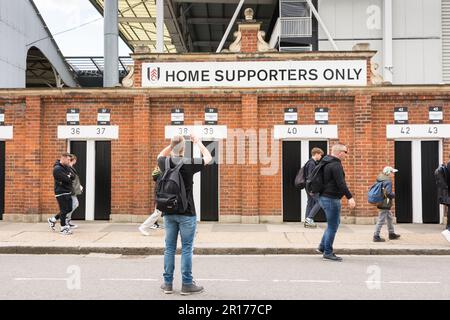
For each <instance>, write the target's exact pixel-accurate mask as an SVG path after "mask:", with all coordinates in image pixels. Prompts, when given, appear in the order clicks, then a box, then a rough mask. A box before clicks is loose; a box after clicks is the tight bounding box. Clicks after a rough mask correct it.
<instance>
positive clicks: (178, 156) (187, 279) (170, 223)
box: [158, 135, 212, 295]
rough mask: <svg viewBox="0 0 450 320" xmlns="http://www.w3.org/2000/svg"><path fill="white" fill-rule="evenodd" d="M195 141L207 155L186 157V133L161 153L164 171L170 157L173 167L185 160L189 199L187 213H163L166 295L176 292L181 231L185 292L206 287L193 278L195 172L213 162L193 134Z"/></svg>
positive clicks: (176, 138) (163, 288)
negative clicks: (176, 257)
mask: <svg viewBox="0 0 450 320" xmlns="http://www.w3.org/2000/svg"><path fill="white" fill-rule="evenodd" d="M191 140H192V142H193V143H194V144H197V145H198V147H199V149H200V151H201V153H202V155H203V158H193V159H188V158H184V144H185V140H184V138H183V137H182V136H175V137H174V138H172V140H171V143H170V146H168V147H166V148H164V150H163V151H161V153H160V154H159V155H158V166H159V167H160V169H161V171H163V172H164V170H165V162H166V158H167V157H170V167H171V168H173V167H175V166H176V165H177V164H178V163H180V161H183V165H182V166H181V169H180V174H181V176H182V178H183V181H184V187H185V188H186V196H187V200H188V201H187V202H188V205H187V209H186V211H185V212H182V213H178V214H165V213H164V212H163V213H162V216H163V217H164V227H165V230H166V248H165V250H164V274H163V276H164V283H163V284H162V285H161V289H162V290H163V291H164V293H166V294H169V293H173V286H172V283H173V271H174V269H175V252H176V250H177V239H178V233H180V236H181V274H182V286H181V294H182V295H189V294H193V293H199V292H202V291H203V287H202V286H197V285H196V284H195V282H194V281H193V278H192V252H193V248H194V236H195V230H196V227H197V216H196V213H195V205H194V196H193V192H192V185H193V176H194V174H195V173H197V172H200V171H201V170H203V168H204V167H205V166H206V165H208V164H209V163H210V162H211V161H212V156H211V153H210V152H209V151H208V149H206V147H205V146H204V145H203V143H202V142H201V141H200V140H199V139H198V137H196V136H195V135H191Z"/></svg>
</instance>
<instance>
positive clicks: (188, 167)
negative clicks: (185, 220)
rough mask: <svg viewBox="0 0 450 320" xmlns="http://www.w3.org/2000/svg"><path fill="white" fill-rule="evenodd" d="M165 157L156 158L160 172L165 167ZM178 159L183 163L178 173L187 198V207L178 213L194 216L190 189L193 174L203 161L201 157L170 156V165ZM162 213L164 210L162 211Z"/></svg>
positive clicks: (174, 163)
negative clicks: (181, 178)
mask: <svg viewBox="0 0 450 320" xmlns="http://www.w3.org/2000/svg"><path fill="white" fill-rule="evenodd" d="M166 158H167V157H159V158H158V166H159V168H160V169H161V171H162V172H164V170H165V168H166ZM180 161H183V162H184V164H183V165H182V166H181V169H180V173H181V176H182V177H183V181H184V187H185V188H186V195H187V198H188V207H187V209H186V211H185V212H184V213H180V214H182V215H186V216H195V215H196V212H195V204H194V193H193V191H192V189H193V188H192V186H193V184H194V174H195V173H197V172H200V171H202V169H203V168H204V167H205V161H204V160H203V159H202V158H180V157H170V167H171V168H174V167H175V166H176V165H177V164H178V163H179V162H180ZM163 215H164V212H163Z"/></svg>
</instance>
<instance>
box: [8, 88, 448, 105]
mask: <svg viewBox="0 0 450 320" xmlns="http://www.w3.org/2000/svg"><path fill="white" fill-rule="evenodd" d="M230 94H232V95H231V96H230ZM241 94H256V95H260V96H264V95H286V96H289V95H308V94H320V95H342V96H353V95H360V94H363V95H366V94H367V95H374V96H377V95H382V96H385V95H390V96H402V97H404V96H410V95H413V96H425V95H430V96H433V99H436V98H439V95H442V96H443V98H444V97H445V99H448V98H449V97H450V84H431V85H380V86H368V87H366V86H358V87H296V88H293V87H287V88H276V89H270V88H237V89H236V88H194V89H189V88H176V89H150V88H89V89H86V88H63V89H51V88H43V89H0V102H1V100H2V99H5V100H6V99H10V98H14V97H17V98H24V97H30V96H41V97H44V96H45V97H62V98H71V97H74V98H75V97H76V98H78V97H85V98H89V97H92V98H101V97H109V96H115V97H117V96H124V97H126V96H131V97H132V96H139V95H151V98H154V97H159V96H161V97H164V96H173V95H180V96H183V95H184V96H187V95H189V98H195V97H201V96H203V95H226V97H227V98H230V97H231V98H232V97H233V95H235V97H236V98H237V97H239V95H241ZM177 99H178V97H177Z"/></svg>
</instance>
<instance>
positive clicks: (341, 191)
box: [318, 144, 356, 261]
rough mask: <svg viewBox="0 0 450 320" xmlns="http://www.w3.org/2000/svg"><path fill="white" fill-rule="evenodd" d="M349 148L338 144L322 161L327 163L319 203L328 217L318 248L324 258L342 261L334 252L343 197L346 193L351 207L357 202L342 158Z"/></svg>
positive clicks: (324, 168)
mask: <svg viewBox="0 0 450 320" xmlns="http://www.w3.org/2000/svg"><path fill="white" fill-rule="evenodd" d="M347 153H348V149H347V147H346V146H345V145H343V144H336V145H334V146H333V148H332V149H331V155H327V156H325V157H324V158H323V160H322V161H325V162H326V163H327V164H326V165H325V166H324V167H323V182H324V189H323V191H322V193H321V194H320V198H319V203H320V206H321V207H322V208H323V210H324V211H325V215H326V217H327V229H326V230H325V232H324V234H323V237H322V241H321V242H320V245H319V248H318V250H319V251H320V252H321V253H323V258H324V259H326V260H332V261H342V258H340V257H338V256H336V255H335V254H334V253H333V243H334V238H335V236H336V233H337V230H338V228H339V223H340V219H341V198H342V197H343V196H344V195H345V197H346V198H347V199H348V204H349V207H350V209H353V208H354V207H355V206H356V204H355V200H354V199H353V196H352V194H351V192H350V190H349V189H348V187H347V183H346V182H345V173H344V168H343V167H342V163H341V160H344V159H345V157H346V155H347Z"/></svg>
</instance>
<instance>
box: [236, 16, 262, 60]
mask: <svg viewBox="0 0 450 320" xmlns="http://www.w3.org/2000/svg"><path fill="white" fill-rule="evenodd" d="M260 27H261V23H260V22H255V21H252V22H247V21H246V22H242V23H240V24H239V32H240V33H241V52H245V53H253V52H257V51H258V32H259V30H260Z"/></svg>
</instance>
